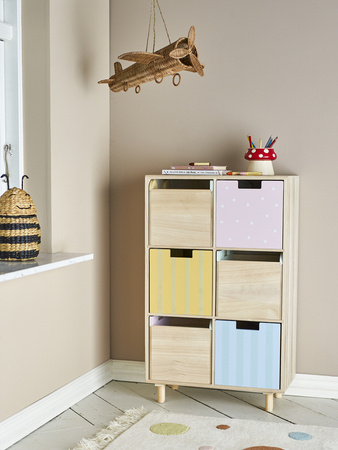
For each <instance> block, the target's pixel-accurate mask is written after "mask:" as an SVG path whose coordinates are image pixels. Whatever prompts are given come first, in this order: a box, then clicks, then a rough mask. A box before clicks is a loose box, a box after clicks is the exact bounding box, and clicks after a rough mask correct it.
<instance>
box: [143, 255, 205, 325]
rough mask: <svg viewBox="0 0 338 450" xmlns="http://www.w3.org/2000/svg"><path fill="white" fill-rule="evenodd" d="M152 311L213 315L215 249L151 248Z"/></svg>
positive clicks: (152, 312) (157, 312) (154, 312)
mask: <svg viewBox="0 0 338 450" xmlns="http://www.w3.org/2000/svg"><path fill="white" fill-rule="evenodd" d="M149 272H150V291H149V296H150V313H151V314H184V315H195V316H198V315H204V316H211V315H212V251H211V250H189V249H188V250H183V249H182V250H181V249H175V250H170V249H150V251H149Z"/></svg>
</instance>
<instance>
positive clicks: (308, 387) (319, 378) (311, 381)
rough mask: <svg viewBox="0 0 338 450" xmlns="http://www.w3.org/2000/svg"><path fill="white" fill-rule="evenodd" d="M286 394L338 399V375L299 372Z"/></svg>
mask: <svg viewBox="0 0 338 450" xmlns="http://www.w3.org/2000/svg"><path fill="white" fill-rule="evenodd" d="M285 395H295V396H299V397H318V398H335V399H338V377H329V376H324V375H307V374H302V373H297V374H296V376H295V378H294V380H293V382H292V383H291V384H290V386H289V388H288V390H287V391H286V392H285Z"/></svg>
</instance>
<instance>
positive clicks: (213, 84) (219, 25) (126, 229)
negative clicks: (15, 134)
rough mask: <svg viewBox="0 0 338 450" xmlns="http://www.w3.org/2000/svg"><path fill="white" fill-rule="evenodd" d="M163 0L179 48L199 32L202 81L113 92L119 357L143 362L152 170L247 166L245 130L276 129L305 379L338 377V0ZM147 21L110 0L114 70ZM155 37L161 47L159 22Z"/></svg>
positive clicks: (139, 10)
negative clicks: (288, 205)
mask: <svg viewBox="0 0 338 450" xmlns="http://www.w3.org/2000/svg"><path fill="white" fill-rule="evenodd" d="M160 4H161V7H162V11H163V14H164V17H165V19H166V22H167V26H168V30H169V34H170V37H171V40H172V41H174V40H176V39H177V38H178V37H181V36H186V35H187V32H188V30H189V27H190V26H191V25H195V27H196V43H197V48H198V51H199V54H200V60H201V61H202V62H203V63H204V64H205V77H204V78H200V77H199V76H198V75H197V74H192V73H183V74H182V82H181V85H180V86H179V87H177V88H174V87H173V85H172V83H171V80H170V79H169V78H166V79H165V80H164V81H163V83H162V84H161V85H156V84H155V83H149V84H145V85H143V86H142V90H141V93H140V94H139V95H136V94H135V93H134V92H133V90H130V91H129V92H127V93H117V94H114V93H110V94H109V95H110V99H111V156H112V158H111V229H112V240H111V249H112V253H111V255H112V257H111V261H112V265H111V278H112V320H111V322H112V328H111V335H112V337H111V346H112V357H113V358H117V359H131V360H133V359H134V360H143V358H144V345H143V336H144V332H143V316H144V306H143V305H144V298H143V296H144V294H143V293H144V280H143V276H144V267H143V266H144V263H143V258H144V247H143V245H144V218H143V217H144V215H143V207H144V206H143V205H144V194H143V180H144V175H145V174H147V173H149V174H152V173H160V171H161V169H162V168H166V167H168V166H169V165H171V164H186V163H188V162H190V161H192V160H203V161H204V160H208V161H211V162H212V163H214V164H228V166H229V167H231V168H232V169H234V170H245V169H246V167H247V163H246V161H245V160H244V158H243V155H244V153H245V151H246V146H247V139H246V135H247V134H248V133H251V134H252V135H253V137H254V138H255V140H256V141H257V140H258V139H259V138H260V137H261V138H263V139H267V138H268V136H269V135H270V134H272V133H273V134H277V135H278V136H279V140H278V143H277V145H276V151H277V154H278V159H277V160H276V162H275V171H276V173H277V174H299V175H300V186H301V192H300V201H301V206H300V246H299V307H298V345H297V348H298V355H297V372H298V373H310V374H322V375H336V376H337V375H338V358H337V357H336V355H337V345H338V331H337V329H338V328H337V317H338V302H337V291H338V289H337V288H338V286H337V272H338V266H337V258H336V252H337V229H338V226H337V225H338V223H337V174H336V172H337V166H338V151H337V131H338V129H337V123H338V84H337V79H338V59H337V58H336V57H335V55H336V50H337V48H336V47H337V42H338V28H337V23H336V18H337V16H338V3H337V2H336V1H335V0H324V1H322V2H318V1H309V0H299V1H294V0H285V1H277V0H241V1H238V0H229V1H212V2H204V1H201V0H186V1H184V2H180V3H177V2H172V1H170V0H161V2H160ZM148 20H149V9H148V7H147V5H145V4H144V2H140V1H136V0H125V1H118V0H111V64H112V63H113V62H114V61H115V60H116V59H117V56H118V55H120V54H121V53H124V52H128V51H136V50H145V45H146V34H147V27H148ZM156 30H157V41H156V42H157V45H156V49H158V48H161V47H162V46H164V45H166V44H167V41H166V39H165V38H166V35H165V33H164V31H163V27H162V24H161V21H160V17H159V16H158V19H157V29H156ZM122 64H123V67H126V66H127V65H128V63H127V62H122ZM104 75H111V73H110V74H104ZM103 89H107V88H105V87H103Z"/></svg>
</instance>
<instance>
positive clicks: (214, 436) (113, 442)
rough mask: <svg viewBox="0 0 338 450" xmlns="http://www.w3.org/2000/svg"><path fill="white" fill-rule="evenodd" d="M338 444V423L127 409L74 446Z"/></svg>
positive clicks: (151, 449)
mask: <svg viewBox="0 0 338 450" xmlns="http://www.w3.org/2000/svg"><path fill="white" fill-rule="evenodd" d="M99 449H105V450H134V449H135V450H181V449H182V450H299V449H304V450H338V428H332V427H319V426H309V425H293V424H289V423H274V422H262V421H253V420H238V419H229V418H227V417H221V418H217V417H203V416H193V415H190V414H175V413H168V412H166V411H163V412H162V411H152V412H147V411H146V410H145V409H144V408H140V409H132V410H128V411H126V412H125V414H123V415H122V416H121V417H118V418H117V419H116V420H115V421H113V422H110V424H109V425H108V427H107V428H106V429H104V430H102V431H101V432H100V433H98V434H97V436H96V437H95V438H92V439H82V441H81V442H80V443H79V444H78V446H77V447H75V448H74V449H73V450H99Z"/></svg>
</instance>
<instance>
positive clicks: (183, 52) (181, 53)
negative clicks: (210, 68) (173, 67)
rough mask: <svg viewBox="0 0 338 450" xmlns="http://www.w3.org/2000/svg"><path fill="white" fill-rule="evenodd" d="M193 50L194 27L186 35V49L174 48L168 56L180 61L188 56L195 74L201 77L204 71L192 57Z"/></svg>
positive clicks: (201, 65) (194, 57) (195, 58)
mask: <svg viewBox="0 0 338 450" xmlns="http://www.w3.org/2000/svg"><path fill="white" fill-rule="evenodd" d="M194 48H195V27H194V26H192V27H190V30H189V33H188V48H182V47H181V48H176V49H175V50H172V51H171V52H170V54H169V56H171V57H172V58H174V59H181V58H184V57H185V56H188V55H190V61H191V64H192V66H193V68H194V69H195V70H196V72H197V73H198V74H199V75H201V77H203V75H204V71H203V68H204V66H203V64H201V63H200V62H199V60H198V58H197V57H196V56H195V55H194V53H193V50H194Z"/></svg>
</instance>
